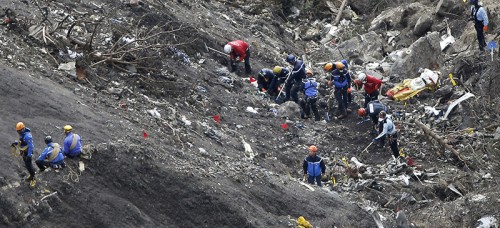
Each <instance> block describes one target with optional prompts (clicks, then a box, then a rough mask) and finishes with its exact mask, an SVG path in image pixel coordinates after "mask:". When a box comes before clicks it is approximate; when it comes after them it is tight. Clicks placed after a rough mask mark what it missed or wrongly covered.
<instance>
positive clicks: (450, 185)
mask: <svg viewBox="0 0 500 228" xmlns="http://www.w3.org/2000/svg"><path fill="white" fill-rule="evenodd" d="M448 188H449V189H450V190H452V191H453V192H455V193H457V194H458V195H460V196H461V197H464V195H463V194H462V193H461V192H460V191H458V189H457V188H455V185H453V184H449V185H448Z"/></svg>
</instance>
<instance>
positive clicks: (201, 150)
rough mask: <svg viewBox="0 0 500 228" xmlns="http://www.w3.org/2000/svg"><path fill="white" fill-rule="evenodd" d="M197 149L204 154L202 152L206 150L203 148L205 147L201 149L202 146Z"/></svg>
mask: <svg viewBox="0 0 500 228" xmlns="http://www.w3.org/2000/svg"><path fill="white" fill-rule="evenodd" d="M198 150H199V151H200V153H203V154H204V153H207V150H205V149H203V148H201V147H200V148H198Z"/></svg>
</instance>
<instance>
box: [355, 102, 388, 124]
mask: <svg viewBox="0 0 500 228" xmlns="http://www.w3.org/2000/svg"><path fill="white" fill-rule="evenodd" d="M381 111H385V112H387V106H385V105H384V104H382V103H380V102H379V101H378V100H375V101H370V103H368V105H367V108H360V109H358V115H359V116H361V117H363V116H366V115H368V116H369V117H370V119H371V120H372V122H373V124H374V127H375V129H376V127H377V126H378V114H379V113H380V112H381Z"/></svg>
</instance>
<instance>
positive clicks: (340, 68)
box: [335, 62, 345, 70]
mask: <svg viewBox="0 0 500 228" xmlns="http://www.w3.org/2000/svg"><path fill="white" fill-rule="evenodd" d="M335 67H336V68H337V70H343V69H344V67H345V65H344V64H343V63H341V62H335Z"/></svg>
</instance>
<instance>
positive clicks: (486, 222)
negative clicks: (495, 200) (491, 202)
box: [476, 216, 498, 228]
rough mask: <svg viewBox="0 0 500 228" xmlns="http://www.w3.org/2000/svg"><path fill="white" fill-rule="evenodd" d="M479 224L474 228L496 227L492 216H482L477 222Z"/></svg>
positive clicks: (495, 221)
mask: <svg viewBox="0 0 500 228" xmlns="http://www.w3.org/2000/svg"><path fill="white" fill-rule="evenodd" d="M477 222H478V223H479V224H478V226H476V228H492V227H498V223H497V219H496V218H495V217H493V216H484V217H482V218H480V219H478V220H477Z"/></svg>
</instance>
